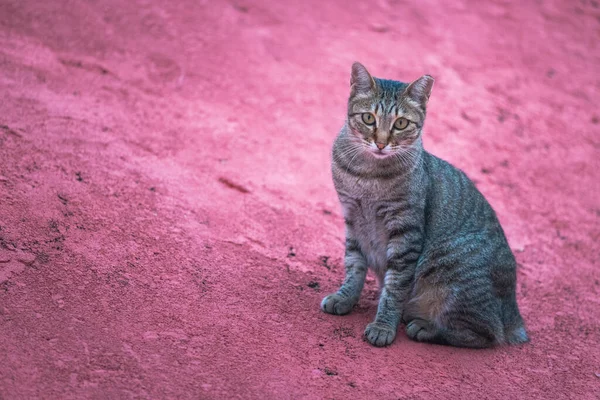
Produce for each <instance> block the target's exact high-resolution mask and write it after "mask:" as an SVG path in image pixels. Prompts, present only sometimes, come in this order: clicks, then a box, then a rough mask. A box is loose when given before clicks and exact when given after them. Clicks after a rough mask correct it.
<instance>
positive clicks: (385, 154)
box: [369, 149, 392, 158]
mask: <svg viewBox="0 0 600 400" xmlns="http://www.w3.org/2000/svg"><path fill="white" fill-rule="evenodd" d="M369 152H370V153H371V154H372V155H373V156H374V157H375V158H386V157H389V156H391V155H392V152H391V151H386V150H379V149H377V150H370V151H369Z"/></svg>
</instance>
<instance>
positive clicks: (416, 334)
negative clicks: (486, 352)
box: [406, 319, 497, 349]
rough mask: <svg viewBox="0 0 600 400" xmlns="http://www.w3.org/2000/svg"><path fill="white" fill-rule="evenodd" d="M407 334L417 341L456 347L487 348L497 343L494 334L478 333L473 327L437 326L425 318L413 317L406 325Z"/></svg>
mask: <svg viewBox="0 0 600 400" xmlns="http://www.w3.org/2000/svg"><path fill="white" fill-rule="evenodd" d="M406 335H407V336H408V337H409V338H410V339H412V340H414V341H417V342H427V343H433V344H441V345H449V346H455V347H470V348H476V349H479V348H481V349H482V348H487V347H492V346H494V345H495V344H497V343H496V339H495V337H494V336H493V335H491V336H490V335H487V334H481V333H477V332H475V331H473V330H471V329H468V328H463V329H448V328H439V327H436V326H435V325H434V324H433V323H431V322H429V321H426V320H423V319H413V320H411V321H410V322H409V323H408V324H407V325H406Z"/></svg>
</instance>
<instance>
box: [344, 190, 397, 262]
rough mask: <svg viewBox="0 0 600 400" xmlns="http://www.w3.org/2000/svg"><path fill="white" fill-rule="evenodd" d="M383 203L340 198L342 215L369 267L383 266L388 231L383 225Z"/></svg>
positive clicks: (385, 256)
mask: <svg viewBox="0 0 600 400" xmlns="http://www.w3.org/2000/svg"><path fill="white" fill-rule="evenodd" d="M385 207H386V205H385V203H384V202H378V201H375V200H372V199H364V198H362V199H357V198H345V199H344V200H342V209H343V211H344V217H345V219H346V221H347V223H348V229H349V230H350V231H351V232H350V233H351V234H352V236H353V237H354V239H356V240H357V241H358V243H359V245H360V248H361V250H362V252H363V254H364V255H365V257H366V258H367V262H368V264H369V267H371V268H374V269H376V270H377V269H383V268H385V264H386V258H387V244H388V238H389V235H388V232H387V229H386V226H385V219H384V211H385Z"/></svg>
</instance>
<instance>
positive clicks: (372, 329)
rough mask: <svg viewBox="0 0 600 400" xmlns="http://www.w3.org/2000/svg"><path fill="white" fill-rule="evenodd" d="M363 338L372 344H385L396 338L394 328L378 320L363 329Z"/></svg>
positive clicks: (380, 345) (378, 345)
mask: <svg viewBox="0 0 600 400" xmlns="http://www.w3.org/2000/svg"><path fill="white" fill-rule="evenodd" d="M365 338H366V339H367V340H368V341H369V343H371V344H372V345H373V346H377V347H383V346H387V345H389V344H391V343H392V342H393V341H394V339H395V338H396V328H394V327H393V326H390V325H388V324H383V323H380V322H371V323H370V324H369V325H367V329H365Z"/></svg>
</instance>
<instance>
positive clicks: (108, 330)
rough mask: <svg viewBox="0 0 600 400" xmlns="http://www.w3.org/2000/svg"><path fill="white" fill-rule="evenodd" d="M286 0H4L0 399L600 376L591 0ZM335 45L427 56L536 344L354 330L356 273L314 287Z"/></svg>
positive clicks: (578, 395) (470, 385) (471, 391)
mask: <svg viewBox="0 0 600 400" xmlns="http://www.w3.org/2000/svg"><path fill="white" fill-rule="evenodd" d="M292 3H293V2H282V1H275V0H268V1H263V2H250V1H244V0H241V1H236V2H228V1H192V0H185V1H184V0H182V1H169V2H167V1H158V0H138V1H117V0H112V1H111V0H106V1H98V2H88V1H62V2H61V1H43V2H42V1H23V0H2V1H0V16H1V18H0V93H1V94H2V99H1V100H0V321H1V322H0V341H1V344H0V398H2V399H29V398H47V399H59V398H61V399H69V398H94V399H100V398H110V399H121V398H123V399H127V398H202V399H231V398H245V399H285V398H293V399H320V398H336V399H344V398H361V399H397V398H410V399H428V398H467V399H483V398H486V399H506V398H523V399H525V398H528V399H533V398H554V399H566V398H572V399H593V398H598V396H599V394H600V378H599V377H598V374H600V322H599V321H600V296H599V292H600V282H599V280H600V273H599V267H600V265H599V262H598V261H599V254H600V244H599V240H600V187H599V185H600V156H599V151H598V150H599V147H600V129H599V128H600V111H599V109H598V104H600V96H599V92H600V80H599V75H598V71H599V68H600V48H599V40H598V38H599V36H600V8H599V5H598V2H597V1H545V2H533V1H531V2H521V1H496V2H479V1H451V2H450V1H448V2H444V1H425V2H416V1H415V2H413V3H405V2H399V1H374V2H359V1H354V2H350V1H334V2H324V1H317V0H310V1H302V2H295V3H296V4H292ZM355 60H358V61H361V62H363V63H364V64H365V65H366V66H367V67H368V68H369V69H370V70H371V72H373V74H374V75H375V76H380V77H386V78H393V79H401V80H412V79H415V78H417V77H419V76H420V75H422V74H424V73H429V74H432V75H433V76H434V77H435V78H436V85H435V88H434V90H433V95H432V98H431V102H430V108H429V115H428V122H427V124H426V129H425V146H426V148H427V149H429V150H430V151H432V152H433V153H434V154H436V155H439V156H441V157H442V158H445V159H447V160H449V161H451V162H452V163H454V164H455V165H457V166H458V167H460V168H462V169H464V170H465V171H466V172H467V173H468V174H469V175H470V176H471V177H472V178H473V179H474V180H475V181H476V182H477V184H478V186H479V188H480V189H481V190H482V191H483V193H484V194H485V195H486V196H487V197H488V199H489V200H490V202H491V203H492V205H493V206H494V207H495V208H496V210H497V211H498V214H499V217H500V219H501V221H502V222H503V224H504V227H505V230H506V233H507V236H508V238H509V241H510V243H511V246H512V248H513V250H514V251H515V253H516V257H517V260H518V262H519V266H520V267H519V271H518V277H519V283H518V298H519V303H520V307H521V311H522V314H523V316H524V318H525V320H526V322H527V326H528V331H529V334H530V336H531V339H532V340H531V343H529V344H527V345H524V346H522V347H510V348H508V347H505V348H498V349H492V350H483V351H476V350H465V349H456V348H450V347H444V346H434V345H427V344H419V343H415V342H412V341H409V340H408V339H407V337H406V335H405V334H404V332H403V331H401V332H400V333H399V335H398V337H397V339H396V341H395V342H394V343H393V345H392V346H390V347H388V348H382V349H378V348H374V347H372V346H370V345H368V344H367V343H366V342H364V341H363V340H362V338H361V336H362V333H363V330H364V328H365V326H366V324H367V323H368V322H370V321H371V320H372V318H373V316H374V314H375V310H376V305H377V292H376V285H375V282H374V281H373V279H369V281H368V284H367V287H366V289H365V292H364V296H363V298H362V299H361V301H360V304H359V306H358V307H357V308H356V309H355V311H354V312H353V313H352V314H351V315H349V316H346V317H335V316H330V315H326V314H324V313H322V312H321V311H320V310H319V302H320V301H321V298H322V297H323V296H324V295H325V294H327V293H330V292H332V291H334V290H336V289H337V287H338V285H339V283H340V282H341V279H342V276H343V265H342V255H343V223H342V217H341V215H340V208H339V206H338V203H337V198H336V195H335V192H334V189H333V185H332V183H331V178H330V172H329V152H330V146H331V143H332V141H333V138H334V136H335V135H336V133H337V131H338V129H339V128H340V126H341V124H342V122H343V119H344V117H345V106H346V98H347V95H348V90H349V87H348V86H349V77H350V66H351V63H352V62H353V61H355Z"/></svg>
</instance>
